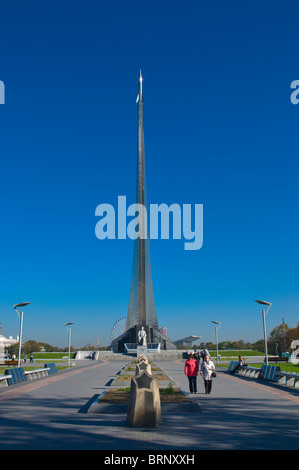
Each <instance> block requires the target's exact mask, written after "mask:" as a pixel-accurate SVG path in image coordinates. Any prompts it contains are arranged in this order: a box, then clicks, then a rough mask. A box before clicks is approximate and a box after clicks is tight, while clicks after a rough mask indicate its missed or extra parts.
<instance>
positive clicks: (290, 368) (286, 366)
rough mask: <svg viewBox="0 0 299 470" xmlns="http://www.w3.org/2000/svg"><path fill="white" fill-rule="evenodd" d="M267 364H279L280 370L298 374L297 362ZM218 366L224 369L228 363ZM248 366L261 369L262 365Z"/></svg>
mask: <svg viewBox="0 0 299 470" xmlns="http://www.w3.org/2000/svg"><path fill="white" fill-rule="evenodd" d="M269 365H271V366H275V365H277V366H279V367H280V370H281V371H282V372H296V373H297V374H299V364H291V363H285V362H282V363H280V364H279V363H278V364H275V363H274V362H273V363H270V364H269ZM218 366H219V367H223V368H225V369H227V368H228V366H229V364H218ZM248 366H249V367H258V368H260V369H261V367H262V364H248Z"/></svg>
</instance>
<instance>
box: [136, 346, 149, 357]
mask: <svg viewBox="0 0 299 470" xmlns="http://www.w3.org/2000/svg"><path fill="white" fill-rule="evenodd" d="M142 354H144V355H146V354H147V346H140V345H138V346H137V357H139V356H141V355H142Z"/></svg>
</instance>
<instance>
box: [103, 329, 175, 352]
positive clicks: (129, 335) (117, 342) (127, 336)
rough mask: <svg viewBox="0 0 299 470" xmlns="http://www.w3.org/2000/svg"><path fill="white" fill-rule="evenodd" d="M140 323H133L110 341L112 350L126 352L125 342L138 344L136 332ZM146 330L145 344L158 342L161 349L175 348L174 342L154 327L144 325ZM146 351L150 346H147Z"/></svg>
mask: <svg viewBox="0 0 299 470" xmlns="http://www.w3.org/2000/svg"><path fill="white" fill-rule="evenodd" d="M141 326H142V325H135V326H133V327H132V328H129V329H128V330H126V331H125V332H124V333H123V334H122V335H120V336H119V337H118V338H116V339H114V340H113V342H112V345H111V346H112V350H113V351H114V352H126V348H125V344H126V343H127V344H133V345H136V344H137V345H138V343H139V340H138V332H139V331H140V330H141ZM144 329H145V331H146V339H147V346H149V345H150V344H160V349H161V351H165V350H169V349H171V350H176V349H177V348H176V346H175V344H173V342H172V341H171V339H169V338H168V337H167V336H164V335H163V334H162V333H160V332H159V331H158V330H157V329H156V328H152V327H149V326H147V325H145V326H144ZM147 349H148V352H149V351H150V348H149V347H148V348H147Z"/></svg>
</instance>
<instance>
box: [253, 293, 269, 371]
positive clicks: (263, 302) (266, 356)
mask: <svg viewBox="0 0 299 470" xmlns="http://www.w3.org/2000/svg"><path fill="white" fill-rule="evenodd" d="M256 302H257V303H258V304H261V305H268V308H267V310H266V311H265V310H262V317H263V329H264V343H265V359H266V365H268V347H267V333H266V315H267V313H268V312H269V310H270V308H271V305H272V303H271V302H266V301H265V300H256Z"/></svg>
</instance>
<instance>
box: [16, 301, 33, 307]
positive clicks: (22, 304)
mask: <svg viewBox="0 0 299 470" xmlns="http://www.w3.org/2000/svg"><path fill="white" fill-rule="evenodd" d="M29 304H30V302H21V303H19V304H16V305H14V306H13V308H18V307H26V305H29Z"/></svg>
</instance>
